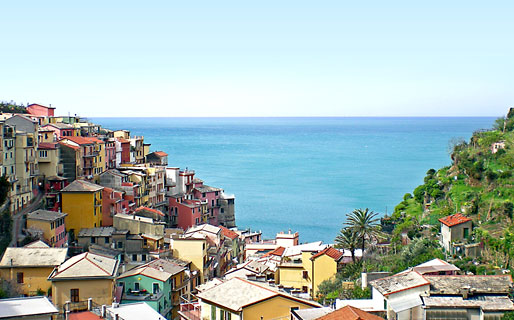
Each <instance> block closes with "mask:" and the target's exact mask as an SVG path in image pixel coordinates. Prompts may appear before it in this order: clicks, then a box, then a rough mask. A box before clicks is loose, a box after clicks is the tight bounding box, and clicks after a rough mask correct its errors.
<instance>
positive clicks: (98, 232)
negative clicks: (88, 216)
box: [78, 227, 115, 237]
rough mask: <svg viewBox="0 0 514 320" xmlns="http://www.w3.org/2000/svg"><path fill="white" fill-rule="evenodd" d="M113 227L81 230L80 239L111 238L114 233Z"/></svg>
mask: <svg viewBox="0 0 514 320" xmlns="http://www.w3.org/2000/svg"><path fill="white" fill-rule="evenodd" d="M114 231H115V230H114V228H113V227H97V228H83V229H80V231H79V234H78V236H79V237H110V236H112V234H113V233H114Z"/></svg>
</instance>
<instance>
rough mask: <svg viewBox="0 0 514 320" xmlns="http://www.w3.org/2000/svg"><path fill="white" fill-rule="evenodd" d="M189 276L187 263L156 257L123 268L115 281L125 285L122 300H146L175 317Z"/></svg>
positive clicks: (120, 285)
mask: <svg viewBox="0 0 514 320" xmlns="http://www.w3.org/2000/svg"><path fill="white" fill-rule="evenodd" d="M188 280H189V279H188V277H187V275H186V268H185V267H183V266H181V265H179V264H176V263H174V262H173V261H169V260H165V259H157V260H153V261H151V262H149V263H146V264H144V265H141V266H138V267H135V268H133V269H131V270H129V271H127V272H124V273H123V274H121V275H120V276H118V278H117V280H116V284H117V286H118V287H122V288H123V295H122V299H121V303H122V304H127V303H134V302H141V301H143V302H146V303H148V305H150V306H151V307H152V308H153V309H154V310H156V311H157V312H159V313H160V314H162V315H163V316H165V317H166V318H168V319H175V318H176V317H177V312H178V306H179V305H180V297H181V296H182V295H183V294H185V293H186V290H187V285H188V284H189V281H188Z"/></svg>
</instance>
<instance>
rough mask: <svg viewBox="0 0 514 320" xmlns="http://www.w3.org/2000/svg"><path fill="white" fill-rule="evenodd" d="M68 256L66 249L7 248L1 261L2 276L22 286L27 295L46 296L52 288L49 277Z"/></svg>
mask: <svg viewBox="0 0 514 320" xmlns="http://www.w3.org/2000/svg"><path fill="white" fill-rule="evenodd" d="M67 254H68V249H66V248H45V247H37V248H30V247H23V248H7V249H6V250H5V253H4V255H3V257H2V260H1V261H0V276H1V278H2V279H8V280H10V281H12V282H14V283H16V284H17V285H19V286H21V291H22V293H23V294H25V295H29V296H34V295H37V294H41V293H44V294H46V293H47V292H48V289H50V286H51V283H50V282H49V281H48V276H49V275H50V273H52V270H53V269H54V268H55V267H56V266H58V265H60V264H61V263H63V262H64V261H65V260H66V256H67Z"/></svg>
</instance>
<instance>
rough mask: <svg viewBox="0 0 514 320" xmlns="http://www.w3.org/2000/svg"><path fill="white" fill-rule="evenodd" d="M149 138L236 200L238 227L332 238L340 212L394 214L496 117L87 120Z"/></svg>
mask: <svg viewBox="0 0 514 320" xmlns="http://www.w3.org/2000/svg"><path fill="white" fill-rule="evenodd" d="M91 120H92V121H93V122H95V123H99V124H101V125H103V126H104V127H106V128H109V129H114V130H116V129H128V130H130V131H131V134H132V135H143V136H145V142H147V143H151V144H152V147H151V150H152V151H155V150H163V151H165V152H167V153H168V154H169V157H168V162H169V165H170V166H177V167H181V168H186V167H187V168H189V169H194V170H196V176H197V177H199V178H201V179H203V180H204V181H205V183H206V184H208V185H212V186H217V187H221V188H223V189H225V192H226V193H231V194H235V195H236V221H237V224H238V226H239V227H240V228H245V227H251V228H252V229H255V230H262V232H263V234H264V236H266V237H272V236H274V234H275V233H276V232H279V231H281V230H284V231H285V230H288V229H291V230H293V231H299V232H300V241H301V242H307V241H315V240H323V241H324V242H328V243H330V242H332V241H333V239H334V237H335V236H336V234H337V232H338V231H339V229H340V228H341V226H342V224H343V222H344V220H345V214H346V213H348V212H350V211H352V210H353V209H355V208H364V207H368V208H370V209H372V210H374V211H378V212H380V213H385V212H386V210H387V212H389V213H390V212H391V211H392V209H393V208H394V206H395V205H396V204H398V203H399V202H400V201H401V200H402V197H403V195H404V194H405V193H407V192H412V190H413V189H414V188H415V187H416V186H417V185H419V184H421V183H422V181H423V177H424V176H425V173H426V171H427V170H428V169H430V168H435V169H437V168H439V167H442V166H445V165H448V164H450V158H449V155H448V151H447V150H448V143H449V141H450V140H451V139H452V138H457V137H462V138H465V139H468V138H469V137H470V136H471V134H472V133H473V131H475V130H477V129H481V128H489V127H491V126H492V123H493V122H494V118H93V119H91Z"/></svg>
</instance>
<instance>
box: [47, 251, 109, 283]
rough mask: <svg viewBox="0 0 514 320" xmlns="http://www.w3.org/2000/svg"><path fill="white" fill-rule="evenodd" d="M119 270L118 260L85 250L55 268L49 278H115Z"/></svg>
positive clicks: (53, 279)
mask: <svg viewBox="0 0 514 320" xmlns="http://www.w3.org/2000/svg"><path fill="white" fill-rule="evenodd" d="M117 270H118V261H117V260H115V259H111V258H108V257H105V256H101V255H98V254H94V253H91V252H85V253H82V254H79V255H76V256H74V257H71V258H70V259H68V260H67V261H66V262H64V263H63V264H61V265H60V266H59V267H57V268H55V269H54V271H53V272H52V274H50V277H49V279H50V280H52V281H55V280H61V279H62V280H69V279H77V278H113V277H115V276H116V272H117Z"/></svg>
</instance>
